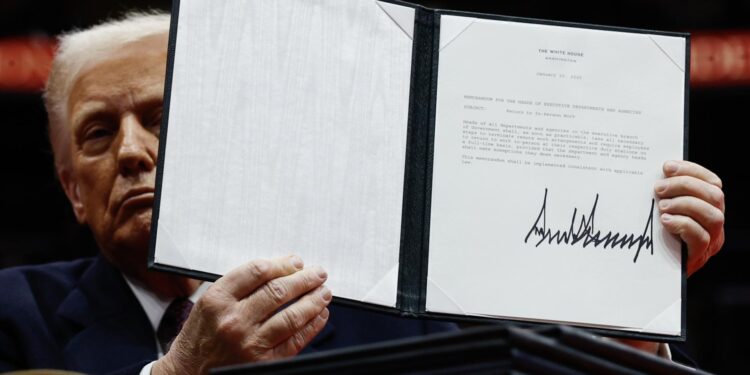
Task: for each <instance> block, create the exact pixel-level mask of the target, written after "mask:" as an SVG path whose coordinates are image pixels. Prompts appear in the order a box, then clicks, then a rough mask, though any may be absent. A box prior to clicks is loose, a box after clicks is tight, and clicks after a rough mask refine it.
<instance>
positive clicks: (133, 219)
mask: <svg viewBox="0 0 750 375" xmlns="http://www.w3.org/2000/svg"><path fill="white" fill-rule="evenodd" d="M150 239H151V209H150V208H149V209H144V210H140V211H137V212H133V213H131V214H130V215H129V217H128V218H127V220H126V221H124V222H123V223H121V224H120V225H119V226H118V228H117V229H116V230H115V233H114V237H113V245H114V248H116V249H128V250H127V251H128V252H140V251H138V250H142V251H145V252H147V251H148V245H149V241H150ZM144 262H145V259H144Z"/></svg>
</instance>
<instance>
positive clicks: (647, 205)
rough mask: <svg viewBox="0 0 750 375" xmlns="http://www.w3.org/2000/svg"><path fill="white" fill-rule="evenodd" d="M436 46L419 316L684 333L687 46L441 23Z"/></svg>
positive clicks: (572, 31)
mask: <svg viewBox="0 0 750 375" xmlns="http://www.w3.org/2000/svg"><path fill="white" fill-rule="evenodd" d="M440 48H441V49H440V56H439V72H438V87H437V95H438V97H437V115H436V116H437V118H436V124H435V156H434V171H433V190H432V209H431V224H430V225H431V227H430V243H429V245H430V249H429V270H428V284H427V310H428V311H431V312H443V313H458V314H467V315H484V316H494V317H504V318H509V319H524V320H536V321H548V322H562V323H571V324H577V325H584V326H595V327H601V328H614V329H621V330H632V331H642V332H649V333H658V334H665V335H679V334H680V330H681V321H680V319H681V296H682V291H681V283H682V279H681V253H680V244H679V242H678V240H677V239H676V238H675V237H674V236H672V235H670V234H668V233H667V232H666V231H665V230H664V229H663V227H662V225H660V223H659V213H658V207H652V199H654V190H653V185H654V182H656V181H657V179H659V178H661V177H662V164H663V162H664V161H666V160H670V159H681V158H682V156H683V127H684V94H685V93H684V87H685V81H684V80H685V66H684V62H685V39H684V38H678V37H667V36H657V35H648V34H633V33H624V32H615V31H602V30H592V29H581V28H569V27H560V26H550V25H539V24H530V23H515V22H513V23H512V22H505V21H497V20H485V19H473V18H466V17H457V16H443V17H442V18H441V33H440ZM608 239H609V241H608Z"/></svg>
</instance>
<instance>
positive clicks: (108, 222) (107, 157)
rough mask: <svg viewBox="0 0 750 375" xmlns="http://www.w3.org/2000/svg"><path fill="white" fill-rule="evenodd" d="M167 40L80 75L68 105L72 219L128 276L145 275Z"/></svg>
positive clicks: (156, 39)
mask: <svg viewBox="0 0 750 375" xmlns="http://www.w3.org/2000/svg"><path fill="white" fill-rule="evenodd" d="M166 46H167V39H166V35H159V36H153V37H148V38H146V39H143V40H140V41H137V42H133V43H131V44H129V45H128V46H127V47H126V48H122V49H120V50H119V52H117V53H116V55H113V56H111V57H109V58H107V59H106V60H101V61H98V62H96V63H94V64H92V65H90V66H88V67H86V68H85V69H84V70H83V72H82V73H81V74H80V75H79V77H78V79H77V80H76V82H75V84H74V86H73V90H72V92H71V95H70V98H69V101H68V113H69V116H68V121H69V124H70V134H71V140H70V141H71V142H70V147H71V166H72V173H70V175H68V176H61V180H62V183H63V186H64V188H65V190H66V193H67V195H68V197H69V198H70V199H71V202H72V203H73V208H74V211H75V213H76V217H77V218H78V220H79V221H80V222H81V223H85V224H87V225H88V226H89V227H90V228H91V230H92V232H93V234H94V237H95V238H96V240H97V243H98V244H99V246H100V247H101V250H102V252H103V253H104V255H105V256H106V257H107V258H108V259H110V261H112V262H113V263H114V264H115V265H117V266H118V267H119V268H120V269H121V270H122V271H125V272H129V271H130V272H136V273H137V272H138V269H142V268H144V267H145V260H146V250H147V248H148V241H149V233H150V225H151V207H152V204H153V199H154V193H153V192H154V180H155V175H156V169H155V167H156V155H157V150H158V146H159V138H158V137H159V126H160V124H161V114H162V94H163V90H164V72H165V67H166Z"/></svg>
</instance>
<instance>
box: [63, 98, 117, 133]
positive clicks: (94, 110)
mask: <svg viewBox="0 0 750 375" xmlns="http://www.w3.org/2000/svg"><path fill="white" fill-rule="evenodd" d="M107 107H108V105H107V103H106V102H104V101H101V100H90V101H86V102H84V103H82V104H80V105H77V106H76V107H74V108H73V116H72V118H71V121H70V123H71V124H72V125H73V127H76V126H78V125H80V124H81V123H82V122H84V121H86V119H88V118H91V117H92V116H95V115H97V114H101V113H103V112H106V111H107Z"/></svg>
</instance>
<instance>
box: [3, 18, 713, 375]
mask: <svg viewBox="0 0 750 375" xmlns="http://www.w3.org/2000/svg"><path fill="white" fill-rule="evenodd" d="M168 22H169V19H168V16H165V15H133V16H130V17H128V18H126V19H125V20H122V21H117V22H110V23H105V24H102V25H99V26H96V27H94V28H92V29H89V30H85V31H81V32H77V33H73V34H69V35H67V36H64V37H63V38H62V39H61V46H60V50H59V51H58V54H57V56H56V58H55V62H54V64H53V70H52V73H51V75H50V78H49V82H48V85H47V89H46V93H45V100H46V104H47V109H48V113H49V117H50V141H51V143H52V146H53V151H54V154H55V164H56V169H57V173H58V176H59V179H60V182H61V184H62V187H63V190H64V191H65V194H66V195H67V197H68V199H69V200H70V202H71V204H72V207H73V211H74V213H75V216H76V218H77V220H78V221H79V222H80V223H81V224H83V225H88V226H89V227H90V228H91V230H92V233H93V234H94V237H95V240H96V242H97V244H98V245H99V247H100V249H101V256H100V257H98V258H96V259H86V260H79V261H75V262H69V263H58V264H52V265H44V266H37V267H21V268H17V269H11V270H5V271H3V272H0V283H2V285H4V290H6V291H7V292H6V293H3V294H4V295H3V296H0V298H2V300H0V306H2V307H1V308H0V371H3V370H10V369H16V368H40V367H41V368H65V369H70V370H76V371H83V372H91V373H104V372H120V373H137V372H139V371H143V372H144V373H148V372H151V373H153V374H169V373H175V374H176V373H179V374H189V373H205V372H206V371H207V370H208V369H209V368H212V367H216V366H221V365H228V364H233V363H239V362H248V361H258V360H266V359H273V358H283V357H288V356H293V355H295V354H297V353H298V352H300V351H301V350H303V349H304V350H315V349H328V348H336V347H341V346H345V345H352V344H358V343H366V342H372V341H379V340H385V339H392V338H398V337H405V336H410V335H421V334H426V333H429V332H434V331H440V330H446V329H454V326H452V325H450V324H443V323H437V322H422V321H417V320H406V319H399V318H395V317H390V316H384V315H380V314H376V313H371V312H366V311H360V310H356V309H348V308H345V307H342V306H329V303H330V301H331V293H330V291H328V290H327V289H326V287H325V286H324V283H325V280H326V278H327V274H326V272H325V270H323V269H322V268H320V267H311V266H307V267H305V266H304V264H303V261H302V260H301V259H299V257H296V256H288V257H284V258H279V259H273V260H254V261H252V262H249V263H247V264H244V265H241V266H239V267H237V268H236V269H235V270H233V271H231V272H229V273H228V274H226V275H225V276H224V277H222V278H221V279H219V280H218V281H217V282H215V283H214V284H213V285H211V286H210V287H208V286H206V285H201V284H200V282H199V281H196V280H191V279H187V278H182V277H178V276H175V275H169V274H164V273H156V272H149V271H148V270H147V269H146V261H145V260H146V251H147V248H148V241H149V238H150V233H149V230H150V224H151V206H152V203H153V188H154V178H155V172H156V170H155V167H156V154H157V148H158V134H159V125H160V122H161V107H162V94H163V89H164V86H163V85H164V73H165V65H166V45H167V30H168ZM664 171H665V175H666V178H665V179H663V180H661V181H659V183H658V184H657V186H656V188H655V193H656V195H657V197H659V198H660V199H661V200H660V204H659V207H660V210H661V211H662V212H663V214H662V216H661V220H662V223H663V224H664V225H665V226H666V228H667V229H668V230H669V231H671V232H672V233H675V234H677V235H679V236H680V237H681V238H682V239H683V240H684V241H685V242H687V244H688V247H689V253H690V255H689V259H688V264H689V271H690V272H691V273H692V272H694V271H695V270H697V269H698V268H700V267H701V266H702V265H703V264H704V263H705V262H706V260H707V259H708V258H709V257H710V256H711V255H713V254H714V253H715V252H716V251H718V249H719V248H720V247H721V245H722V243H723V238H724V231H723V222H724V219H723V210H724V198H723V193H722V191H721V181H720V180H719V179H718V177H716V175H714V174H713V173H711V172H710V171H708V170H706V169H705V168H702V167H700V166H698V165H695V164H693V163H689V162H668V163H666V164H665V168H664ZM186 300H192V301H194V302H195V306H194V307H193V308H192V311H190V312H189V315H188V318H187V320H186V321H185V322H184V326H182V329H181V330H180V324H181V322H180V319H171V318H172V317H179V316H185V315H187V311H188V309H189V306H190V303H188V302H186ZM167 306H169V307H167ZM175 306H176V307H175ZM173 307H175V308H173ZM170 322H171V323H172V324H167V323H170ZM165 327H167V328H165ZM169 331H171V334H169V333H170V332H169ZM165 332H166V333H165ZM176 332H179V334H178V335H177V336H176V338H174V340H172V337H173V336H174V334H175V333H176ZM634 345H640V346H643V347H644V349H647V350H650V351H654V352H655V351H656V350H657V348H658V345H657V344H656V343H645V342H640V343H634Z"/></svg>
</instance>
